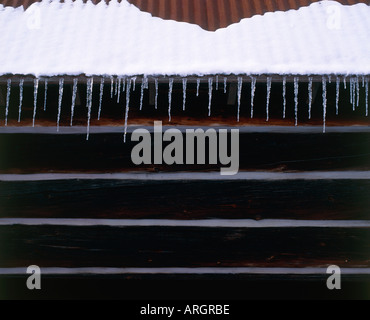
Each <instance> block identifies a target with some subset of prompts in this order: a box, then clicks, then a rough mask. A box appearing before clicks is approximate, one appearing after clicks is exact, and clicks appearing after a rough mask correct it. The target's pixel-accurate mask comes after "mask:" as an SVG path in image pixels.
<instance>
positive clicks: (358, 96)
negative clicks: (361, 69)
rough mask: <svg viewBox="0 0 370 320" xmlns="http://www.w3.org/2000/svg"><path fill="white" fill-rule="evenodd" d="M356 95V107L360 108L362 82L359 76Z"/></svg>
mask: <svg viewBox="0 0 370 320" xmlns="http://www.w3.org/2000/svg"><path fill="white" fill-rule="evenodd" d="M356 95H357V100H356V106H357V107H358V106H359V104H360V80H359V78H358V76H357V77H356Z"/></svg>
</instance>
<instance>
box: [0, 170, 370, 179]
mask: <svg viewBox="0 0 370 320" xmlns="http://www.w3.org/2000/svg"><path fill="white" fill-rule="evenodd" d="M369 179H370V171H312V172H286V173H285V172H254V171H251V172H249V171H248V172H245V171H241V172H239V173H237V174H236V175H234V176H222V175H220V173H219V172H165V173H146V172H144V173H143V172H130V173H100V174H99V173H97V174H91V173H86V174H85V173H36V174H0V181H9V182H10V181H14V182H15V181H56V180H144V181H165V180H167V181H174V180H183V181H195V180H204V181H207V180H208V181H214V180H221V181H228V180H245V181H247V180H266V181H274V180H276V181H277V180H369Z"/></svg>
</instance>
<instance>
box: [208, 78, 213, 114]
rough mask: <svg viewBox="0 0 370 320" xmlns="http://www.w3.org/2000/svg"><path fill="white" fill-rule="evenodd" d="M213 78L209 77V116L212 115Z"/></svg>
mask: <svg viewBox="0 0 370 320" xmlns="http://www.w3.org/2000/svg"><path fill="white" fill-rule="evenodd" d="M212 92H213V78H208V117H210V116H211V108H212Z"/></svg>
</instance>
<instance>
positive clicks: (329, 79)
mask: <svg viewBox="0 0 370 320" xmlns="http://www.w3.org/2000/svg"><path fill="white" fill-rule="evenodd" d="M328 82H329V83H331V75H329V76H328Z"/></svg>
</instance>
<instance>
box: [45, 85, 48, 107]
mask: <svg viewBox="0 0 370 320" xmlns="http://www.w3.org/2000/svg"><path fill="white" fill-rule="evenodd" d="M47 97H48V79H45V91H44V111H46V100H47Z"/></svg>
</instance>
